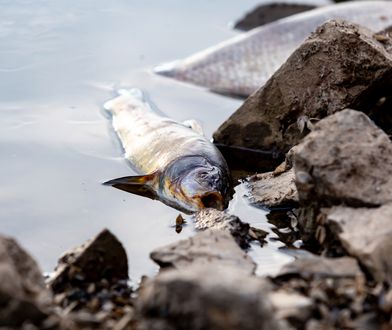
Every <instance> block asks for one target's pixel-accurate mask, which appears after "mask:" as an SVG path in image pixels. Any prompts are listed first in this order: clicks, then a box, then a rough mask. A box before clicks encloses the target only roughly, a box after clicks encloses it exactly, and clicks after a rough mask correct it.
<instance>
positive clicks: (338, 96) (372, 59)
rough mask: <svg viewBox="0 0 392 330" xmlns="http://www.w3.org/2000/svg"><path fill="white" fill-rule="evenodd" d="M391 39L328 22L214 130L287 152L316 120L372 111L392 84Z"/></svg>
mask: <svg viewBox="0 0 392 330" xmlns="http://www.w3.org/2000/svg"><path fill="white" fill-rule="evenodd" d="M389 43H390V40H389V39H388V38H387V40H378V39H377V37H375V34H374V32H372V31H370V30H368V29H366V28H363V27H360V26H358V25H355V24H351V23H347V22H344V21H328V22H326V23H324V24H323V25H321V26H320V27H319V28H317V30H316V31H315V32H314V33H313V34H312V35H311V36H310V37H309V38H308V39H307V40H306V41H305V42H304V43H303V44H302V45H301V46H300V47H299V48H298V49H297V50H296V51H295V52H294V53H293V54H292V55H291V56H290V57H289V59H288V60H287V61H286V63H285V64H283V65H282V66H281V67H280V69H279V70H277V72H276V73H275V74H274V75H273V76H272V77H271V78H270V79H269V80H268V82H267V83H266V84H265V85H264V86H263V87H262V88H260V89H259V90H258V91H256V92H255V93H254V94H252V95H251V96H250V97H249V98H248V99H247V100H246V101H245V102H244V103H243V105H242V106H241V107H240V108H239V109H238V110H237V111H236V112H235V113H234V114H233V115H232V116H231V117H230V118H229V119H228V120H226V121H225V122H224V123H223V124H222V125H221V126H220V127H219V129H218V130H217V131H216V132H215V133H214V141H215V142H216V143H219V144H224V145H233V146H239V147H246V148H253V149H261V150H265V151H267V150H269V151H274V152H275V153H276V154H279V153H286V152H287V151H288V150H289V149H290V148H291V147H292V146H293V145H295V144H297V143H298V142H299V141H300V140H301V139H302V138H303V137H304V136H305V135H306V133H308V132H309V130H311V128H312V126H313V123H314V122H315V121H317V120H320V119H322V118H324V117H326V116H328V115H331V114H333V113H335V112H337V111H341V110H343V109H345V108H348V107H349V108H355V109H358V110H361V111H364V112H369V111H370V110H371V109H372V108H373V105H374V104H375V103H376V102H377V101H378V100H379V98H380V97H381V96H383V91H385V89H386V88H388V86H391V77H392V55H391V54H390V53H388V51H387V50H386V47H387V45H388V44H389Z"/></svg>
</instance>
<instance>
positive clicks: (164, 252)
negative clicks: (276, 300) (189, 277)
mask: <svg viewBox="0 0 392 330" xmlns="http://www.w3.org/2000/svg"><path fill="white" fill-rule="evenodd" d="M150 256H151V259H152V260H154V261H155V262H156V263H157V264H158V265H159V266H161V267H162V268H165V267H174V268H177V269H183V268H187V267H189V266H191V265H203V266H206V267H207V266H210V267H212V266H214V265H222V266H227V267H229V266H230V267H231V268H238V269H240V270H241V272H242V273H245V274H253V272H254V271H255V268H256V265H255V263H254V262H253V261H252V259H251V258H250V257H249V256H247V255H246V253H245V252H244V251H242V250H241V249H240V248H239V247H238V245H237V243H236V242H235V240H234V238H233V237H232V235H231V234H230V233H229V232H227V231H225V230H211V229H210V230H206V231H203V232H200V233H198V234H196V235H195V236H193V237H190V238H188V239H186V240H182V241H179V242H176V243H173V244H170V245H167V246H164V247H162V248H159V249H157V250H155V251H153V252H151V255H150Z"/></svg>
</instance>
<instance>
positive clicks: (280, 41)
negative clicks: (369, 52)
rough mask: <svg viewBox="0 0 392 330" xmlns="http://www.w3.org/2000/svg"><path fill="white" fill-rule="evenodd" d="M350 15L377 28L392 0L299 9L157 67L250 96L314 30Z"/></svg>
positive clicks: (387, 19) (383, 24)
mask: <svg viewBox="0 0 392 330" xmlns="http://www.w3.org/2000/svg"><path fill="white" fill-rule="evenodd" d="M329 19H344V20H349V21H351V22H353V23H357V24H360V25H363V26H365V27H367V28H369V29H372V30H374V31H379V30H383V29H385V28H387V27H389V26H391V25H392V2H390V1H352V2H345V3H340V4H336V5H331V6H325V7H321V8H317V9H314V10H310V11H307V12H304V13H300V14H296V15H293V16H290V17H287V18H283V19H280V20H278V21H275V22H272V23H269V24H266V25H263V26H261V27H258V28H255V29H253V30H251V31H249V32H246V33H243V34H241V35H239V36H236V37H234V38H232V39H229V40H227V41H224V42H222V43H220V44H218V45H216V46H213V47H211V48H208V49H206V50H204V51H201V52H199V53H196V54H194V55H192V56H190V57H188V58H186V59H184V60H180V61H176V62H174V63H169V64H164V65H162V66H158V67H156V68H155V72H156V73H158V74H161V75H164V76H168V77H172V78H175V79H178V80H182V81H186V82H190V83H193V84H196V85H200V86H204V87H207V88H209V89H210V90H212V91H215V92H218V93H222V94H229V95H238V96H248V95H250V94H251V93H252V92H254V91H255V90H256V89H258V88H259V87H261V86H263V85H264V84H265V82H266V81H267V80H268V79H269V78H270V77H271V76H272V74H273V73H274V72H275V71H276V70H277V69H278V68H279V67H280V66H281V65H282V64H283V63H284V62H285V61H286V60H287V58H288V57H289V56H290V55H291V53H292V52H293V51H294V50H295V49H296V48H297V47H298V46H299V45H300V44H301V43H302V42H303V41H304V40H305V38H307V37H308V36H309V35H310V33H311V32H312V31H314V30H315V29H316V28H317V27H318V26H319V25H321V24H322V23H324V22H325V21H327V20H329Z"/></svg>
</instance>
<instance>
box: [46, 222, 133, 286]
mask: <svg viewBox="0 0 392 330" xmlns="http://www.w3.org/2000/svg"><path fill="white" fill-rule="evenodd" d="M68 254H69V255H70V257H66V256H65V257H62V258H61V259H60V264H59V265H58V267H57V269H56V273H55V275H54V276H53V278H52V279H51V280H50V282H49V285H50V287H51V288H52V290H53V291H54V292H62V291H64V289H65V287H66V286H67V285H69V283H70V281H73V280H75V279H76V280H79V281H80V282H97V281H101V285H102V283H106V284H108V282H109V281H116V280H120V279H128V260H127V255H126V252H125V250H124V247H123V246H122V244H121V243H120V242H119V241H118V239H117V238H116V237H115V236H114V235H113V234H112V233H111V232H110V231H109V230H107V229H105V230H103V231H102V232H101V233H99V234H98V235H97V236H96V237H95V238H94V239H93V240H91V241H89V242H88V243H86V244H84V245H83V246H81V247H78V248H75V249H74V250H73V251H71V252H70V253H68ZM102 281H103V282H102ZM105 281H106V282H105ZM106 284H105V285H106Z"/></svg>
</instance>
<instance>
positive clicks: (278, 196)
mask: <svg viewBox="0 0 392 330" xmlns="http://www.w3.org/2000/svg"><path fill="white" fill-rule="evenodd" d="M248 188H249V195H250V200H251V202H252V203H254V204H256V205H260V206H266V207H268V208H274V207H282V206H296V205H297V204H298V192H297V187H296V186H295V175H294V169H290V170H288V171H287V172H280V173H276V172H267V173H261V174H256V175H254V176H251V177H250V178H249V182H248Z"/></svg>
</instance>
